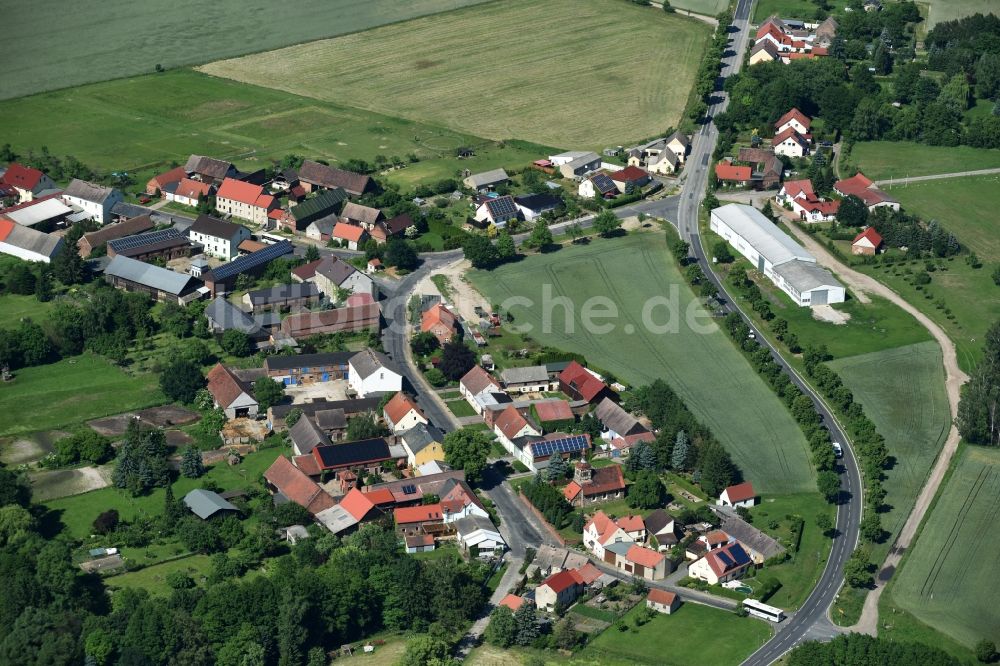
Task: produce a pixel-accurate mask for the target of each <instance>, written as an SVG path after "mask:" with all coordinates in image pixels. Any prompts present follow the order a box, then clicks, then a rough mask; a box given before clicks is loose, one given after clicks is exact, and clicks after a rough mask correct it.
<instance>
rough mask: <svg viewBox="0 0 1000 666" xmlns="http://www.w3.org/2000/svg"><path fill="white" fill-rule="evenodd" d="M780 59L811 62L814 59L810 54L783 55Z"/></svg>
mask: <svg viewBox="0 0 1000 666" xmlns="http://www.w3.org/2000/svg"><path fill="white" fill-rule="evenodd" d="M782 57H784V58H788V59H789V60H811V59H812V58H815V57H816V56H814V55H813V54H812V53H785V54H782Z"/></svg>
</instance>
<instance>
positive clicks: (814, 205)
mask: <svg viewBox="0 0 1000 666" xmlns="http://www.w3.org/2000/svg"><path fill="white" fill-rule="evenodd" d="M800 205H801V206H802V207H803V208H804V209H806V210H807V211H809V212H810V213H812V212H819V213H822V214H823V215H824V216H827V217H828V216H830V215H836V214H837V211H838V210H840V202H839V201H815V200H814V201H806V202H803V203H801V204H800Z"/></svg>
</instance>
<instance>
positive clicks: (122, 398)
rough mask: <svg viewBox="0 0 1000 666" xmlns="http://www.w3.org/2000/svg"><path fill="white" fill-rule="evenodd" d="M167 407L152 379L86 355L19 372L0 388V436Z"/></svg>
mask: <svg viewBox="0 0 1000 666" xmlns="http://www.w3.org/2000/svg"><path fill="white" fill-rule="evenodd" d="M165 402H167V400H166V398H165V397H164V396H163V394H162V393H161V392H160V389H159V386H158V384H157V377H156V375H152V374H141V375H135V376H132V375H129V374H126V373H125V372H124V371H123V370H121V369H119V368H116V367H115V366H113V365H112V364H111V363H109V362H108V361H106V360H105V359H103V358H101V357H100V356H94V355H92V354H84V355H82V356H75V357H73V358H70V359H65V360H62V361H59V362H58V363H52V364H49V365H40V366H37V367H34V368H24V369H22V370H18V371H16V372H15V373H14V381H13V382H10V383H4V384H0V436H4V435H14V434H19V433H26V432H33V431H36V430H48V429H51V428H57V427H60V426H66V425H74V424H79V423H80V422H82V421H86V420H88V419H94V418H98V417H100V416H108V415H111V414H119V413H121V412H126V411H129V410H131V409H139V408H141V407H149V406H152V405H160V404H163V403H165Z"/></svg>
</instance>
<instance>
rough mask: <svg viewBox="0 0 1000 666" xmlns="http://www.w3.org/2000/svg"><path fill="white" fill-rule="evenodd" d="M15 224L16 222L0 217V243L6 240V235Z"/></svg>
mask: <svg viewBox="0 0 1000 666" xmlns="http://www.w3.org/2000/svg"><path fill="white" fill-rule="evenodd" d="M16 226H17V224H15V223H14V222H11V221H10V220H7V219H4V218H2V217H0V243H2V242H3V241H5V240H7V236H9V235H10V232H11V231H13V230H14V227H16Z"/></svg>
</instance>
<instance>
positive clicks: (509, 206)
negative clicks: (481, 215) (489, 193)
mask: <svg viewBox="0 0 1000 666" xmlns="http://www.w3.org/2000/svg"><path fill="white" fill-rule="evenodd" d="M486 205H487V206H489V209H490V212H492V214H493V215H494V216H495V217H502V216H505V215H515V214H517V205H516V204H515V202H514V198H513V197H511V196H503V197H499V198H497V199H493V200H491V201H487V202H486Z"/></svg>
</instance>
